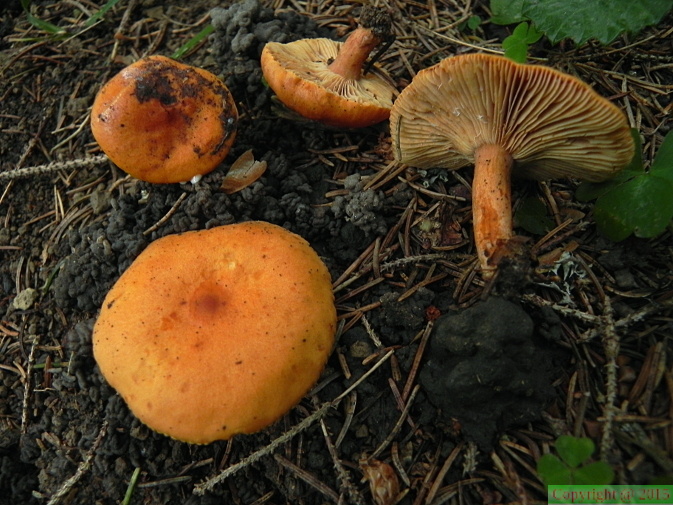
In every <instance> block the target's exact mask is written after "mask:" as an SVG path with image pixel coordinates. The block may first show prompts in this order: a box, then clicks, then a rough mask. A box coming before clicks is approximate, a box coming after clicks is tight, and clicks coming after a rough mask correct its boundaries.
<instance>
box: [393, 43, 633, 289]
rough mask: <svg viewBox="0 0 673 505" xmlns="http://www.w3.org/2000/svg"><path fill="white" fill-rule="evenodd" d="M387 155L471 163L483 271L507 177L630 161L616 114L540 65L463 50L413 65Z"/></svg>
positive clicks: (489, 260) (566, 173)
mask: <svg viewBox="0 0 673 505" xmlns="http://www.w3.org/2000/svg"><path fill="white" fill-rule="evenodd" d="M390 130H391V135H392V140H393V149H394V154H395V158H396V159H397V160H398V161H400V162H402V163H405V164H407V165H410V166H413V167H417V168H433V167H441V168H447V169H449V170H455V169H457V168H460V167H463V166H465V165H469V164H474V180H473V183H472V215H473V226H474V237H475V246H476V250H477V254H478V256H479V261H480V265H481V269H482V271H483V275H484V276H485V277H492V275H493V273H494V272H495V269H496V268H497V261H498V258H499V257H500V256H501V255H503V254H504V255H506V250H507V246H508V245H509V242H510V241H511V239H512V238H513V231H512V202H511V188H510V176H511V175H518V176H523V177H529V178H533V179H537V180H544V179H550V178H555V177H575V178H578V179H582V180H587V181H592V182H598V181H603V180H606V179H608V178H610V177H612V176H613V175H615V173H617V172H618V171H619V170H621V169H622V168H623V167H625V166H626V165H627V164H628V163H629V162H630V161H631V158H632V157H633V153H634V142H633V139H632V137H631V133H630V129H629V126H628V124H627V121H626V117H625V116H624V114H623V113H622V112H621V111H620V110H619V109H618V108H617V107H616V106H615V105H613V104H612V103H611V102H609V101H608V100H606V99H605V98H602V97H601V96H600V95H598V94H597V93H596V92H595V91H594V90H593V89H592V88H590V87H589V86H588V85H587V84H585V83H583V82H582V81H579V80H578V79H576V78H574V77H572V76H570V75H567V74H564V73H562V72H559V71H557V70H554V69H552V68H549V67H543V66H533V65H522V64H518V63H514V62H513V61H510V60H508V59H506V58H503V57H498V56H490V55H484V54H471V55H463V56H455V57H452V58H447V59H445V60H443V61H441V62H440V63H438V64H437V65H435V66H433V67H430V68H428V69H425V70H422V71H420V72H419V73H418V74H417V75H416V77H415V78H414V79H413V81H412V82H411V84H410V85H409V86H407V88H406V89H404V91H403V92H402V93H401V94H400V96H399V98H398V99H397V100H396V101H395V105H394V106H393V108H392V111H391V115H390Z"/></svg>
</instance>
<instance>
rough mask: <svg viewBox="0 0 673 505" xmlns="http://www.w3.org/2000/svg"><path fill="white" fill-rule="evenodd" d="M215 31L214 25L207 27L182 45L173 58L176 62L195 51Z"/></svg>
mask: <svg viewBox="0 0 673 505" xmlns="http://www.w3.org/2000/svg"><path fill="white" fill-rule="evenodd" d="M214 31H215V27H214V26H213V25H207V26H206V27H205V28H203V29H202V30H201V31H200V32H199V33H197V34H196V35H194V36H193V37H192V38H191V39H189V40H188V41H187V42H186V43H184V44H183V45H181V46H180V47H179V48H178V49H177V50H176V51H175V52H174V53H173V54H172V55H171V58H173V59H174V60H179V59H181V58H182V57H183V56H184V55H185V54H187V53H188V52H189V51H191V50H192V49H194V48H195V47H196V46H197V45H198V44H200V43H201V42H202V41H203V39H205V38H206V37H207V36H208V35H210V34H211V33H213V32H214Z"/></svg>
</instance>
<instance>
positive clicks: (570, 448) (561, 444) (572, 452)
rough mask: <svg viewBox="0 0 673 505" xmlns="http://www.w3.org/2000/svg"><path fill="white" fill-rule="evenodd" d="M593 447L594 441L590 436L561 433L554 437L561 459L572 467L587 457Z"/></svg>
mask: <svg viewBox="0 0 673 505" xmlns="http://www.w3.org/2000/svg"><path fill="white" fill-rule="evenodd" d="M594 449H595V446H594V443H593V441H592V440H591V439H590V438H584V437H583V438H577V437H571V436H570V435H561V436H560V437H558V439H556V451H557V452H558V454H559V456H560V457H561V459H562V460H563V461H564V462H565V463H567V464H568V465H570V466H571V467H573V468H575V467H577V466H579V465H580V464H582V463H583V462H584V461H586V460H587V459H589V458H590V457H591V455H592V454H593V453H594Z"/></svg>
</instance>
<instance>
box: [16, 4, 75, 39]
mask: <svg viewBox="0 0 673 505" xmlns="http://www.w3.org/2000/svg"><path fill="white" fill-rule="evenodd" d="M21 7H23V10H24V12H25V13H26V19H28V22H29V23H30V24H31V25H33V26H34V27H35V28H37V29H39V30H42V31H44V32H47V33H49V34H50V35H64V34H66V33H67V31H66V30H64V29H63V28H61V27H60V26H56V25H54V24H52V23H50V22H48V21H44V20H42V19H40V18H38V17H35V16H33V15H32V14H31V13H30V0H21Z"/></svg>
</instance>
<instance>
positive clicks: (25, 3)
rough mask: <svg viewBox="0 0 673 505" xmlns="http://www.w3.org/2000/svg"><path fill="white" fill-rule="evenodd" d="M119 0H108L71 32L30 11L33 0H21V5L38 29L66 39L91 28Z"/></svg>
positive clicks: (50, 36)
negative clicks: (74, 31)
mask: <svg viewBox="0 0 673 505" xmlns="http://www.w3.org/2000/svg"><path fill="white" fill-rule="evenodd" d="M118 2H119V0H108V1H107V2H106V3H105V5H103V7H101V8H100V9H99V10H98V11H96V12H95V13H94V14H92V15H91V16H90V17H89V18H88V19H87V20H86V21H85V22H84V23H83V24H81V25H79V26H78V27H77V28H78V29H77V31H76V33H74V34H71V32H69V31H68V30H66V29H65V28H63V27H60V26H57V25H55V24H53V23H50V22H49V21H45V20H44V19H41V18H39V17H37V16H35V15H33V14H32V13H31V12H30V5H31V0H21V7H22V8H23V10H24V12H25V14H26V19H27V20H28V22H29V23H30V24H31V25H33V26H34V27H35V28H37V29H38V30H41V31H43V32H45V33H46V34H47V37H48V38H50V39H54V40H64V39H66V38H68V37H77V36H78V35H80V34H81V33H84V31H86V29H87V28H90V27H91V26H93V25H94V24H96V23H97V22H98V21H101V20H102V19H103V17H104V16H105V14H106V13H107V12H108V11H109V10H110V9H112V8H113V7H114V6H115V5H116V4H117V3H118ZM24 40H39V39H24Z"/></svg>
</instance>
